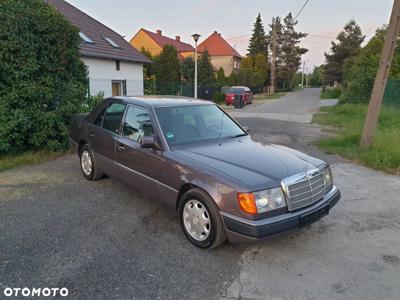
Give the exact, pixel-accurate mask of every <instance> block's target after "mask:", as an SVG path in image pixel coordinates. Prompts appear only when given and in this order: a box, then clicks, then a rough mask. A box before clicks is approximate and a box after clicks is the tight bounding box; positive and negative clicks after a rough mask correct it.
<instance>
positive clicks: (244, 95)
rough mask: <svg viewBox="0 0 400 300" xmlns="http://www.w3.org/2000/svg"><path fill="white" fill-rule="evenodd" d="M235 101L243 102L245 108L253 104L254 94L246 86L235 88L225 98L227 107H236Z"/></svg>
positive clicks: (230, 89)
mask: <svg viewBox="0 0 400 300" xmlns="http://www.w3.org/2000/svg"><path fill="white" fill-rule="evenodd" d="M235 99H239V100H242V101H243V104H244V106H246V105H248V104H252V103H253V92H252V91H251V90H250V89H249V88H248V87H246V86H233V87H231V88H229V90H228V92H227V93H226V96H225V102H226V105H234V103H235Z"/></svg>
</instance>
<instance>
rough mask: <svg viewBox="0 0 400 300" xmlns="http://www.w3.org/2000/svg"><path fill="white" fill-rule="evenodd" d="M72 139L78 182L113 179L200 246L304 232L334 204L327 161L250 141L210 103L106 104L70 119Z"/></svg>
mask: <svg viewBox="0 0 400 300" xmlns="http://www.w3.org/2000/svg"><path fill="white" fill-rule="evenodd" d="M70 137H71V144H72V146H73V148H74V149H75V151H76V152H77V153H78V155H79V157H80V165H81V169H82V173H83V176H84V177H85V178H86V179H88V180H96V179H100V178H102V176H103V175H107V176H111V177H114V178H116V179H118V180H120V181H122V182H124V183H126V184H128V185H129V186H132V187H134V188H136V189H139V190H141V191H144V192H146V193H147V194H149V195H150V196H151V197H153V198H155V199H159V200H161V201H163V202H165V203H167V204H169V205H170V206H171V207H173V208H174V209H177V210H178V211H179V216H180V222H181V225H182V228H183V231H184V233H185V235H186V236H187V238H188V239H189V241H190V242H192V243H193V244H194V245H196V246H198V247H201V248H214V247H217V246H219V245H221V244H222V243H223V242H224V241H225V240H226V239H227V238H228V240H229V241H232V242H237V241H243V240H249V239H250V240H251V239H261V238H264V237H267V236H270V235H273V234H276V233H280V232H283V231H286V230H288V229H292V228H299V227H303V226H305V225H307V224H310V223H312V222H315V221H317V220H318V219H320V218H321V217H323V216H325V215H327V214H328V213H329V210H330V209H331V208H332V207H333V206H334V205H335V204H336V203H337V202H338V201H339V199H340V192H339V190H338V189H337V188H336V187H335V186H334V185H333V180H332V174H331V170H330V168H329V166H328V164H327V163H325V162H323V161H322V160H320V159H317V158H314V157H311V156H308V155H306V154H303V153H301V152H298V151H296V150H293V149H290V148H287V147H283V146H279V145H274V144H268V145H263V144H261V143H258V142H255V141H253V140H252V138H251V137H250V135H249V134H248V132H247V130H246V129H245V128H243V127H242V126H240V124H238V123H237V122H236V121H235V120H234V119H232V118H231V117H230V116H229V115H227V114H226V113H225V112H224V111H223V110H222V109H221V108H220V107H219V106H217V105H215V104H214V103H211V102H208V101H200V100H191V99H179V98H172V97H169V98H165V97H156V96H151V97H150V96H148V97H146V96H143V97H115V98H109V99H107V100H105V101H104V102H103V103H102V104H100V105H99V106H98V107H96V108H95V109H94V110H93V111H92V112H91V113H90V114H89V115H87V116H82V115H76V116H74V118H73V119H72V124H71V132H70Z"/></svg>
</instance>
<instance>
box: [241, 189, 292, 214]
mask: <svg viewBox="0 0 400 300" xmlns="http://www.w3.org/2000/svg"><path fill="white" fill-rule="evenodd" d="M237 196H238V203H239V207H240V209H241V210H243V211H244V212H246V213H249V214H253V215H254V214H257V213H262V212H265V211H271V210H274V209H277V208H281V207H285V206H286V199H285V195H284V194H283V191H282V188H280V187H278V188H273V189H269V190H264V191H259V192H254V193H238V195H237Z"/></svg>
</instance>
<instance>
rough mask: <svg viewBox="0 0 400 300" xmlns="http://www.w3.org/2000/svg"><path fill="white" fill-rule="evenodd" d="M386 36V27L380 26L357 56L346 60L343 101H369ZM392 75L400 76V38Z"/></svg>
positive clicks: (392, 76)
mask: <svg viewBox="0 0 400 300" xmlns="http://www.w3.org/2000/svg"><path fill="white" fill-rule="evenodd" d="M385 36H386V27H383V28H379V29H378V30H377V31H376V33H375V35H374V36H373V37H372V38H371V39H370V41H369V42H368V43H367V45H366V46H365V47H364V48H362V49H361V50H360V51H359V53H358V54H357V55H356V56H354V57H353V58H351V59H349V60H347V61H346V63H345V67H344V76H343V78H344V81H345V87H346V88H345V92H344V94H343V96H342V98H341V100H342V101H346V102H353V103H360V102H361V103H368V102H369V100H370V97H371V93H372V88H373V85H374V81H375V76H376V72H377V71H378V66H379V60H380V56H381V53H382V49H383V43H384V41H385ZM390 77H391V78H398V77H400V40H398V42H397V48H396V50H395V54H394V58H393V63H392V68H391V71H390Z"/></svg>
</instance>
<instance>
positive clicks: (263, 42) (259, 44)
mask: <svg viewBox="0 0 400 300" xmlns="http://www.w3.org/2000/svg"><path fill="white" fill-rule="evenodd" d="M247 51H248V54H247V55H248V56H252V57H255V56H256V55H257V54H258V53H262V54H264V55H267V53H268V43H267V39H266V36H265V30H264V25H263V23H262V20H261V15H260V14H258V16H257V18H256V22H255V23H254V27H253V34H252V35H251V38H250V41H249V47H248V48H247Z"/></svg>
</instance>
